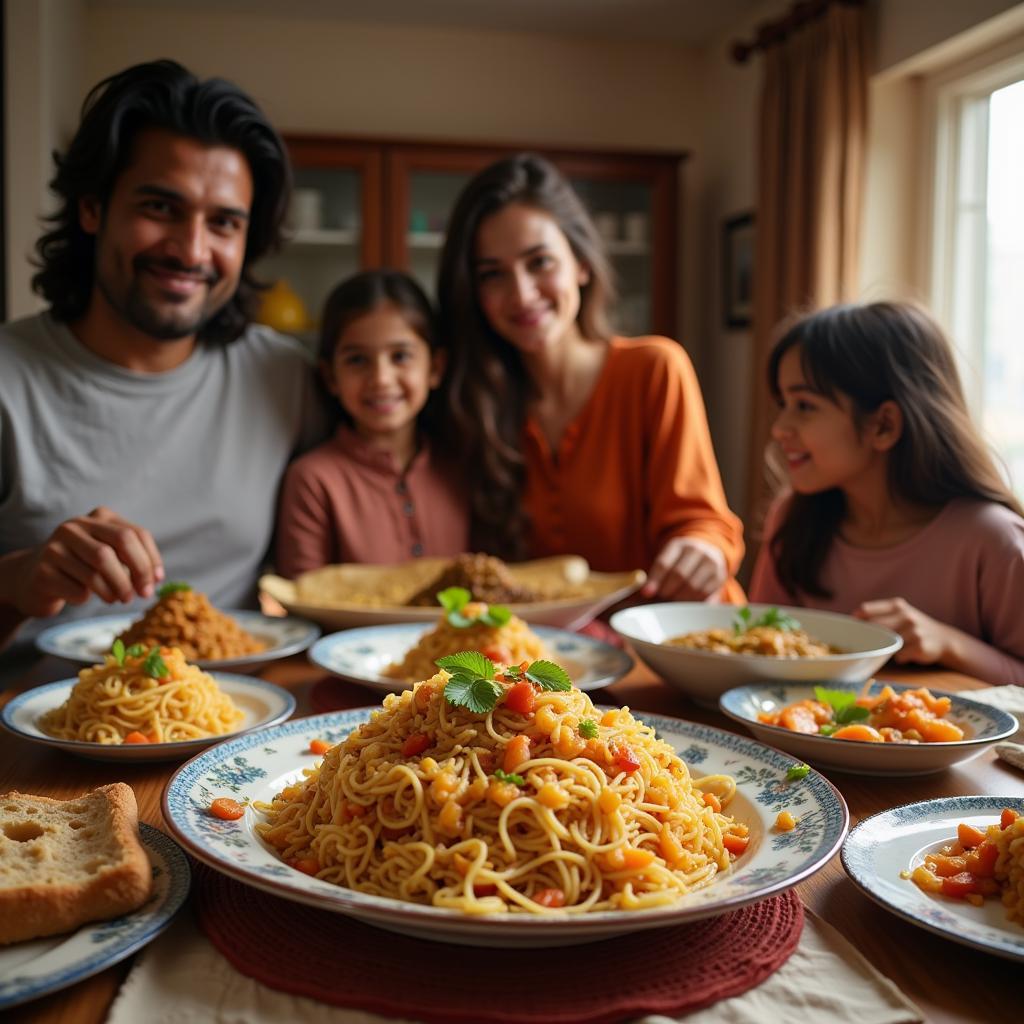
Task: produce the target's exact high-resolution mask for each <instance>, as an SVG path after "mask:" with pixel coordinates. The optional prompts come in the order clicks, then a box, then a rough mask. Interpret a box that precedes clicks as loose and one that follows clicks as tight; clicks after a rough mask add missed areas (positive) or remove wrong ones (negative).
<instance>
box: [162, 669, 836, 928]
mask: <svg viewBox="0 0 1024 1024" xmlns="http://www.w3.org/2000/svg"><path fill="white" fill-rule="evenodd" d="M446 679H447V676H446V675H445V674H444V673H441V674H439V675H438V676H437V677H434V678H433V679H431V680H428V681H424V682H422V683H420V684H418V685H417V687H416V688H414V689H413V690H411V691H405V692H404V693H402V694H392V695H388V696H387V697H385V699H384V704H383V706H382V707H380V706H378V707H377V708H359V709H355V710H351V711H342V712H336V713H333V714H328V715H320V716H316V717H313V718H306V719H301V720H298V721H293V722H288V723H285V724H284V725H280V726H277V727H274V728H271V729H266V730H261V731H260V733H259V734H258V735H252V736H242V737H238V738H236V739H231V740H228V741H225V742H223V743H221V744H219V745H217V746H216V747H212V748H210V749H209V750H207V751H205V752H203V753H202V754H200V755H199V756H197V757H196V758H194V759H193V760H192V761H190V762H189V763H188V764H186V765H184V766H183V767H182V768H181V769H179V771H178V772H177V773H176V774H175V775H174V777H173V778H172V779H171V781H170V783H169V784H168V786H167V788H166V790H165V792H164V803H163V809H164V816H165V818H166V820H167V822H168V824H169V826H170V828H171V830H172V831H173V832H174V834H175V836H176V838H177V839H178V840H179V842H181V843H182V844H183V845H184V846H185V848H186V849H187V850H188V851H189V852H190V853H192V854H193V855H194V856H195V857H197V858H198V859H199V860H201V861H203V862H205V863H206V864H208V865H210V866H211V867H213V868H215V869H216V870H218V871H221V872H223V873H224V874H226V875H229V876H231V877H233V878H236V879H238V880H240V881H242V882H244V883H247V884H250V885H253V886H255V887H256V888H259V889H263V890H265V891H267V892H270V893H273V894H275V895H278V896H281V897H284V898H286V899H291V900H295V901H297V902H301V903H307V904H310V905H312V906H316V907H320V908H322V909H326V910H332V911H336V912H340V913H344V914H348V915H350V916H352V917H355V918H358V919H360V920H364V921H366V922H369V923H371V924H375V925H377V926H379V927H383V928H387V929H391V930H394V931H400V932H404V933H406V934H411V935H416V936H420V937H424V938H429V939H436V940H441V941H446V942H455V943H465V944H476V945H492V946H498V947H501V946H509V947H514V946H556V945H568V944H573V943H579V942H588V941H593V940H595V939H600V938H606V937H610V936H613V935H619V934H626V933H629V932H633V931H637V930H642V929H646V928H658V927H664V926H667V925H674V924H679V923H682V922H686V921H691V920H697V919H700V918H703V917H709V916H714V915H717V914H721V913H724V912H726V911H729V910H733V909H735V908H737V907H739V906H742V905H744V904H746V903H750V902H753V901H756V900H759V899H762V898H764V897H766V896H769V895H771V894H774V893H778V892H781V891H783V890H785V889H787V888H789V887H791V886H793V885H795V884H797V883H798V882H800V881H802V880H803V879H805V878H807V877H808V876H810V875H811V874H813V873H814V872H816V871H817V870H819V869H820V868H821V867H823V866H824V865H825V864H826V863H827V862H828V860H829V859H830V858H831V857H832V856H833V854H834V853H835V852H836V850H837V849H838V847H839V845H840V844H841V842H842V840H843V837H844V836H845V835H846V831H847V828H848V824H849V815H848V812H847V809H846V805H845V803H844V802H843V799H842V797H841V796H840V795H839V793H838V792H837V791H836V789H835V788H834V787H833V786H832V785H831V784H830V783H829V782H828V781H827V780H826V779H825V778H824V777H823V776H821V775H819V774H818V773H817V772H814V771H806V772H803V773H797V774H799V776H800V777H799V778H792V777H790V776H791V775H792V774H793V773H792V772H791V771H790V769H791V768H792V767H793V761H792V759H790V758H788V757H786V756H785V755H783V754H781V753H780V752H779V751H776V750H773V749H771V748H769V747H765V746H763V745H762V744H760V743H757V742H755V741H754V740H750V739H747V738H745V737H742V736H738V735H735V734H732V733H728V732H725V731H723V730H720V729H715V728H712V727H709V726H705V725H700V724H696V723H692V722H684V721H680V720H677V719H672V718H666V717H663V716H658V715H645V714H643V713H637V714H635V715H634V714H632V713H631V712H630V711H629V709H624V708H623V709H611V708H602V707H595V706H594V705H592V704H591V703H590V700H589V698H588V697H587V695H586V694H584V693H582V692H581V691H579V690H578V689H575V688H572V689H571V690H570V691H568V692H556V693H549V692H547V691H538V694H537V695H536V704H535V706H534V710H533V711H531V712H529V713H526V712H519V711H518V702H517V709H516V710H515V711H513V710H511V708H510V706H506V703H502V704H500V705H499V706H498V707H497V708H495V709H493V710H489V711H487V712H480V711H474V710H470V709H468V708H466V707H461V706H458V707H457V706H455V705H453V704H451V703H450V702H449V701H446V700H445V696H446V694H447V692H448V691H447V690H446ZM508 682H509V680H507V679H506V680H503V685H504V684H505V683H508ZM513 685H515V684H514V683H513ZM507 703H508V704H509V705H511V697H509V699H508V702H507ZM542 709H547V710H542ZM583 716H586V717H585V718H584V717H583ZM517 720H520V721H518V722H517ZM584 721H586V722H588V723H590V724H589V725H588V726H587V727H586V728H583V726H582V723H583V722H584ZM573 723H575V725H574V724H573ZM591 726H593V727H591ZM581 728H582V730H583V731H582V732H580V729H581ZM421 729H422V730H427V731H428V735H429V739H430V741H431V744H430V745H428V746H426V747H425V746H423V744H422V742H417V739H416V737H417V736H420V737H421V735H422V734H420V733H417V732H416V730H421ZM430 730H433V732H430ZM584 733H585V734H587V735H588V736H589V737H590V739H589V740H587V741H584V740H583V739H582V736H583V734H584ZM522 736H528V737H529V738H530V739H531V742H530V743H529V744H525V743H524V741H522V740H521V739H520V737H522ZM517 742H519V743H523V744H524V746H525V748H526V749H525V750H524V751H521V752H520V756H521V755H522V753H528V755H529V756H528V757H527V760H526V761H525V762H521V763H519V764H516V763H515V761H516V759H515V758H513V764H512V765H510V764H509V761H508V760H506V756H507V755H508V754H509V753H510V751H511V748H512V746H513V744H514V743H517ZM627 742H628V748H629V750H630V751H631V752H632V753H633V755H634V756H633V757H632V758H627V759H626V760H625V761H624V762H620V761H618V760H617V759H618V758H619V757H620V755H621V754H622V751H623V749H624V748H625V746H626V744H627ZM311 744H312V750H311ZM325 748H326V752H325V753H324V750H325ZM314 750H315V751H320V754H316V753H313V752H312V751H314ZM321 754H322V759H321V756H320V755H321ZM389 761H390V763H389ZM633 762H635V764H634V763H633ZM500 764H504V765H505V766H507V767H512V768H513V769H514V770H513V771H511V772H506V771H505V770H504V769H503V768H499V765H500ZM460 776H461V781H460ZM479 776H482V777H483V780H482V781H480V779H479ZM462 783H465V784H466V785H465V786H464V787H463V786H462ZM659 787H661V792H660V793H659V792H657V791H658V790H659ZM606 790H607V791H609V792H606ZM612 790H614V791H615V793H614V794H611V792H610V791H612ZM705 793H710V794H711V795H712V796H711V798H710V799H709V800H702V799H701V798H702V796H704V794H705ZM567 794H568V797H567V796H566V795H567ZM666 794H668V795H666ZM221 796H230V797H232V798H233V799H234V800H236V801H238V802H239V803H241V804H242V805H243V806H244V808H245V811H244V814H243V816H242V817H241V818H239V819H238V820H235V821H227V822H225V821H222V820H220V819H218V818H215V817H213V816H212V815H211V813H210V805H211V803H212V801H213V800H214V799H216V798H218V797H221ZM716 796H717V797H718V798H720V799H716ZM474 801H475V802H474ZM492 803H493V804H495V805H497V806H490V804H492ZM355 804H362V807H361V809H360V808H358V807H355V806H354V805H355ZM304 808H308V809H309V814H308V815H307V814H304V813H303V809H304ZM782 811H789V812H790V813H791V814H792V815H793V817H794V818H796V819H797V820H798V824H797V827H796V828H794V829H792V830H791V831H785V832H783V831H779V830H778V829H777V828H776V819H777V817H778V815H779V813H780V812H782ZM670 812H671V813H670ZM599 815H604V816H606V818H607V821H605V819H604V818H602V819H601V821H600V822H599V821H598V816H599ZM687 815H690V816H691V818H690V819H688V818H687ZM531 816H532V818H531ZM670 817H671V818H672V821H673V823H674V824H673V828H675V837H676V838H677V839H679V842H680V845H681V847H683V848H677V847H674V846H673V845H672V844H673V840H672V838H671V837H669V838H668V841H667V843H666V842H665V840H664V839H661V838H659V837H658V836H656V835H655V834H654V832H655V830H656V828H657V827H658V826H657V825H656V824H655V823H656V822H657V821H660V820H662V819H664V821H665V822H668V820H669V818H670ZM613 819H614V823H613V824H609V823H611V822H612V821H613ZM696 819H700V820H699V821H697V820H696ZM687 820H692V822H693V829H690V828H688V827H681V823H682V822H684V821H687ZM531 821H532V823H531ZM310 822H318V823H319V826H323V827H319V826H317V827H316V828H315V829H314V830H313V831H310V829H309V825H310ZM602 822H603V823H602ZM677 826H680V827H677ZM314 831H315V832H316V835H315V836H314V834H313V832H314ZM666 831H667V829H666ZM691 832H694V834H695V835H696V841H695V842H693V841H692V840H694V835H691V834H689V833H691ZM684 833H686V834H684ZM726 835H728V836H729V837H731V838H732V840H734V842H729V843H725V847H726V850H725V853H724V856H723V849H722V846H723V842H724V839H725V837H726ZM739 837H742V841H740V844H739V847H738V849H739V852H738V853H735V854H734V853H731V852H728V851H730V850H735V849H736V848H737V847H736V845H735V841H736V840H737V839H739ZM353 843H354V844H356V845H355V846H353ZM360 844H361V845H360ZM357 847H358V849H357V852H356V854H355V856H352V853H353V850H356V848H357ZM555 889H557V890H559V892H561V896H560V897H558V898H552V895H551V892H550V890H555Z"/></svg>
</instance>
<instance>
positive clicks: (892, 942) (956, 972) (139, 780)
mask: <svg viewBox="0 0 1024 1024" xmlns="http://www.w3.org/2000/svg"><path fill="white" fill-rule="evenodd" d="M73 674H74V669H73V666H71V665H69V664H68V663H66V662H59V661H57V660H56V659H53V658H43V659H40V660H39V661H37V662H35V663H34V664H32V665H30V666H29V667H27V668H26V669H25V670H24V671H21V672H19V673H17V674H16V677H15V679H14V680H13V682H4V683H2V684H0V685H2V686H3V690H2V691H0V706H2V705H3V704H5V703H6V702H7V701H8V700H10V699H11V698H12V697H14V696H15V695H16V694H18V693H20V692H22V691H24V690H26V689H29V688H31V687H32V686H35V685H38V684H39V683H40V682H42V681H45V680H52V679H59V678H66V677H68V676H71V675H73ZM8 675H10V673H8ZM258 675H259V676H261V677H262V678H263V679H266V680H269V681H271V682H274V683H276V684H277V685H279V686H282V687H284V688H286V689H288V690H290V691H291V692H292V693H293V694H294V696H295V698H296V700H297V702H298V709H297V711H296V715H298V716H303V715H309V714H312V713H315V711H316V710H317V708H318V706H319V707H321V708H322V707H323V695H324V693H325V692H328V693H329V697H330V702H331V704H332V705H333V706H334V707H338V708H341V707H360V706H365V705H372V704H377V703H379V699H378V695H377V694H375V693H374V692H372V691H370V690H368V689H365V688H363V687H360V686H357V685H355V684H352V683H345V682H342V681H340V680H331V681H330V682H327V680H328V679H329V678H330V677H326V676H325V674H324V672H323V670H322V669H320V668H317V667H316V666H314V665H312V664H310V663H309V662H308V661H307V660H306V658H305V657H304V656H302V655H295V656H293V657H290V658H286V659H282V660H280V661H276V662H271V663H268V664H266V665H265V667H263V668H261V670H260V671H259V673H258ZM881 675H882V678H885V679H893V680H903V681H907V680H910V681H913V682H914V683H916V684H920V685H926V686H929V687H931V688H932V689H934V690H945V691H971V690H976V689H979V688H983V687H984V686H985V685H986V684H984V683H982V682H979V681H978V680H975V679H972V678H969V677H967V676H964V675H960V674H958V673H955V672H947V671H935V670H908V669H905V668H901V669H887V670H885V671H884V672H883V673H882V674H881ZM592 696H594V699H595V701H597V702H599V703H603V704H616V705H627V706H629V707H630V708H632V709H634V710H641V711H650V712H657V713H660V714H665V715H671V716H674V717H676V718H682V719H688V720H691V721H695V722H702V723H705V724H707V725H713V726H718V727H720V728H724V729H729V730H734V731H741V730H740V727H739V726H737V725H736V724H735V723H734V722H732V721H731V720H730V719H728V718H726V717H725V716H724V715H722V714H721V713H720V712H719V711H718V710H717V709H716V710H710V709H707V708H704V707H701V706H700V705H698V704H696V703H694V702H693V701H692V700H690V699H689V698H688V697H686V696H685V695H684V694H682V693H680V692H679V691H678V690H675V689H673V688H671V687H670V686H668V685H667V684H666V683H664V682H663V681H661V680H660V679H658V678H657V677H656V676H655V675H654V674H653V673H652V672H651V670H650V669H648V668H647V667H646V666H644V665H643V664H642V663H640V662H639V661H637V663H636V664H635V666H634V667H633V669H632V670H631V671H630V672H629V673H628V675H626V676H625V677H624V678H623V679H621V680H620V681H619V682H617V683H616V684H615V685H613V686H610V687H608V688H607V689H605V690H603V691H599V692H598V693H596V694H593V695H592ZM177 767H178V765H177V763H175V762H173V761H166V762H147V763H126V762H119V763H112V762H104V761H93V760H85V759H81V758H78V757H75V756H74V755H71V754H68V753H65V752H63V751H61V750H58V749H55V748H51V747H47V746H44V745H42V744H36V743H32V742H29V741H27V740H24V739H21V738H18V737H15V736H13V735H11V734H10V733H7V732H5V731H0V793H4V792H7V791H8V790H12V789H14V790H19V791H21V792H25V793H35V794H40V795H44V796H49V797H57V798H61V799H66V798H69V797H72V796H77V795H80V794H81V793H83V792H85V791H87V790H90V789H92V788H94V787H96V786H100V785H103V784H105V783H108V782H114V781H123V782H127V783H128V784H129V785H131V786H132V788H133V789H134V790H135V794H136V796H137V798H138V803H139V814H140V818H141V820H142V821H145V822H148V823H149V824H151V825H154V826H156V827H157V828H159V829H161V830H163V831H164V832H169V831H170V830H169V829H168V827H167V824H166V823H165V821H164V818H163V814H162V812H161V794H162V793H163V790H164V786H165V785H166V783H167V781H168V779H169V778H170V777H171V775H172V774H173V773H174V771H175V770H176V769H177ZM826 774H827V776H828V778H829V779H830V780H831V781H832V782H833V783H834V784H835V786H836V787H837V788H838V789H839V790H840V792H841V793H842V795H843V797H844V798H845V800H846V803H847V805H848V806H849V809H850V822H851V827H852V826H853V825H855V824H856V823H857V822H858V821H861V820H862V819H864V818H866V817H869V816H870V815H872V814H875V813H877V812H879V811H884V810H886V809H888V808H891V807H895V806H897V805H900V804H906V803H913V802H916V801H920V800H928V799H932V798H935V797H949V796H960V795H965V796H966V795H976V794H983V795H992V796H1016V797H1020V796H1021V795H1024V773H1022V772H1021V771H1019V770H1017V769H1015V768H1012V767H1011V766H1009V765H1008V764H1006V763H1005V762H1003V761H1002V760H1000V759H999V758H998V757H997V756H996V755H995V753H994V752H993V751H992V750H991V749H989V750H986V751H985V752H984V753H983V754H982V755H981V756H979V757H975V758H974V759H973V760H971V761H968V762H966V763H964V764H961V765H957V766H955V767H953V768H949V769H947V770H945V771H941V772H937V773H935V774H932V775H924V776H911V777H894V776H888V777H884V776H883V777H875V776H866V775H853V774H847V773H843V772H836V771H827V772H826ZM796 889H797V892H798V893H799V894H800V897H801V898H802V899H803V901H804V903H805V905H806V906H807V907H809V908H810V909H811V910H813V911H814V913H815V914H817V915H818V916H819V917H821V918H823V919H824V920H826V921H828V922H829V923H830V924H831V925H833V926H834V927H835V928H836V929H838V931H839V932H840V933H842V935H844V936H845V937H846V939H847V940H849V942H850V943H852V945H853V946H854V947H855V948H856V949H858V950H859V951H860V952H861V953H862V954H863V955H864V956H865V957H866V958H867V959H868V960H869V961H870V962H871V963H872V964H873V965H874V966H875V967H876V968H877V969H878V970H879V971H880V972H881V973H882V974H884V975H886V976H888V977H889V978H890V979H892V981H893V982H895V984H896V985H897V986H898V987H899V988H900V989H902V991H903V992H904V993H905V994H906V995H907V996H909V997H910V998H911V999H912V1000H913V1001H914V1002H915V1003H916V1004H917V1005H918V1006H919V1007H920V1009H921V1011H922V1013H923V1014H924V1017H925V1019H926V1020H927V1021H930V1022H947V1021H948V1022H954V1021H955V1022H967V1021H971V1022H973V1021H996V1020H1005V1021H1010V1020H1013V1019H1020V1012H1021V1008H1022V1006H1024V965H1021V964H1020V963H1019V962H1013V961H1010V960H1005V959H1002V958H1000V957H998V956H995V955H992V954H989V953H985V952H981V951H978V950H975V949H973V948H969V947H966V946H963V945H960V944H958V943H955V942H953V941H951V940H949V939H946V938H943V937H941V936H939V935H936V934H933V933H931V932H929V931H926V930H925V929H923V928H918V927H916V926H914V925H913V924H911V923H909V922H907V921H904V920H903V919H902V918H899V917H897V916H895V915H894V914H891V913H889V912H888V911H886V910H885V909H883V908H882V907H880V906H878V905H877V904H876V903H874V902H873V901H872V900H870V899H869V898H868V897H867V896H865V895H864V893H862V892H861V891H860V890H859V889H858V888H857V887H856V886H855V885H854V883H853V882H852V881H851V880H850V879H849V878H848V877H847V875H846V872H845V871H844V870H843V867H842V864H841V863H840V859H839V856H838V854H837V855H836V856H834V857H833V858H832V860H831V861H829V863H828V864H826V865H825V866H824V867H823V868H822V869H821V870H820V871H818V872H817V874H815V875H813V876H812V877H811V878H809V879H807V880H806V881H804V882H802V883H801V884H800V885H798V886H797V887H796ZM132 959H133V958H128V959H127V960H124V961H122V962H121V963H120V964H117V965H115V966H113V967H110V968H108V969H106V970H104V971H102V972H100V973H99V974H96V975H94V976H93V977H91V978H88V979H85V980H83V981H81V982H79V983H77V984H75V985H72V986H70V987H69V988H66V989H63V990H61V991H59V992H56V993H53V994H51V995H49V996H46V997H43V998H40V999H36V1000H33V1001H32V1002H29V1003H26V1004H24V1005H22V1006H20V1007H17V1008H15V1009H13V1010H11V1011H9V1012H8V1013H7V1014H6V1015H5V1016H4V1020H5V1021H6V1022H8V1024H22V1022H28V1021H32V1022H33V1024H58V1022H61V1024H98V1022H101V1021H103V1020H104V1019H105V1017H106V1014H107V1012H108V1009H109V1007H110V1004H111V1003H112V1001H113V1000H114V998H115V996H116V995H117V991H118V988H119V987H120V985H121V983H122V982H123V980H124V978H125V975H126V974H127V972H128V970H129V969H130V967H131V963H132ZM1008 1014H1009V1016H1007V1015H1008Z"/></svg>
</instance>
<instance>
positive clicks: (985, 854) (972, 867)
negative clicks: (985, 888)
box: [964, 839, 999, 878]
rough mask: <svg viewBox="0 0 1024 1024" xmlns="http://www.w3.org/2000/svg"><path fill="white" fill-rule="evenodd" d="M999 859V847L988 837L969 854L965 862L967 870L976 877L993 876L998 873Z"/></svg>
mask: <svg viewBox="0 0 1024 1024" xmlns="http://www.w3.org/2000/svg"><path fill="white" fill-rule="evenodd" d="M998 859H999V847H998V846H996V844H995V843H990V842H989V841H988V840H987V839H986V840H985V841H984V842H982V843H980V844H979V845H978V846H976V847H975V848H974V849H973V850H971V852H970V853H969V854H967V856H966V857H965V858H964V862H965V863H966V865H967V870H968V871H970V873H971V874H972V875H974V876H975V877H976V878H992V877H993V876H994V875H995V873H996V861H997V860H998Z"/></svg>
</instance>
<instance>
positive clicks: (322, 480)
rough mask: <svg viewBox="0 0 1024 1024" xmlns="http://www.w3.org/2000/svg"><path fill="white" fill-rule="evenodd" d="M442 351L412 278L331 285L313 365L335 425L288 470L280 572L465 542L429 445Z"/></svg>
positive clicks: (359, 277) (454, 547) (465, 530)
mask: <svg viewBox="0 0 1024 1024" xmlns="http://www.w3.org/2000/svg"><path fill="white" fill-rule="evenodd" d="M444 360H445V351H444V349H443V348H442V347H441V346H440V344H439V339H438V335H437V329H436V325H435V319H434V313H433V310H432V308H431V305H430V301H429V299H427V297H426V295H424V293H423V290H422V289H421V288H420V287H419V285H418V284H416V282H415V281H413V280H412V278H410V277H409V276H408V275H406V274H403V273H400V272H399V271H397V270H369V271H365V272H364V273H361V274H356V275H355V276H354V277H351V278H348V279H347V280H346V281H343V282H342V283H341V284H339V285H338V286H337V288H335V289H334V291H333V292H332V293H331V294H330V296H329V297H328V299H327V303H326V305H325V307H324V312H323V317H322V327H321V332H320V372H321V375H322V377H323V380H324V383H325V384H326V386H327V389H328V390H329V391H330V392H331V394H332V395H334V397H335V398H336V399H337V402H338V416H339V419H340V420H341V425H340V426H339V427H338V430H337V433H336V434H335V436H334V437H333V438H332V439H331V440H330V441H327V442H326V443H324V444H322V445H320V447H319V448H314V449H313V451H311V452H308V453H307V454H306V455H303V456H302V457H301V458H299V459H297V460H296V461H295V462H293V463H292V464H291V466H290V467H289V468H288V471H287V473H286V474H285V478H284V483H283V485H282V488H281V501H280V509H279V514H278V522H277V543H276V550H275V562H276V566H277V569H278V571H279V572H280V573H282V574H283V575H285V576H298V575H299V574H300V573H303V572H306V571H307V570H309V569H317V568H319V567H320V566H322V565H328V564H333V563H336V562H374V563H384V564H387V563H392V562H401V561H405V560H407V559H410V558H418V557H419V556H421V555H435V556H446V555H457V554H460V553H461V552H463V551H465V550H467V548H468V545H469V515H468V500H467V498H466V495H465V492H464V484H463V482H462V478H461V476H460V475H459V474H457V473H456V472H455V470H454V468H453V467H452V466H451V465H450V463H449V462H448V461H447V460H446V459H444V458H443V457H442V454H441V452H440V451H439V450H438V447H437V445H436V444H432V443H431V439H432V437H433V436H434V434H435V424H436V416H437V415H438V413H439V410H437V409H435V407H434V404H435V403H434V402H433V401H432V393H433V392H434V390H435V389H436V388H437V386H438V384H439V383H440V381H441V375H442V373H443V371H444Z"/></svg>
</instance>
